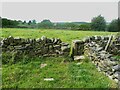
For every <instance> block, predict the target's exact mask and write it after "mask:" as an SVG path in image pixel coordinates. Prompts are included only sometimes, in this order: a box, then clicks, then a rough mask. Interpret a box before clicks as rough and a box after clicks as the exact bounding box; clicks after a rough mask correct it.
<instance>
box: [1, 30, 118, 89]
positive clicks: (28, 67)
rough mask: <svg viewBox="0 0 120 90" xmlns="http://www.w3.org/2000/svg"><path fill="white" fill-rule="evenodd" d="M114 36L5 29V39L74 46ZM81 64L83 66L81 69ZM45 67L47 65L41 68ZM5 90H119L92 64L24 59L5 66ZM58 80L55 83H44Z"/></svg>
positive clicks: (98, 33) (57, 58)
mask: <svg viewBox="0 0 120 90" xmlns="http://www.w3.org/2000/svg"><path fill="white" fill-rule="evenodd" d="M110 34H115V33H110V32H95V31H70V30H66V31H65V30H52V29H50V30H34V29H3V30H2V37H8V36H14V37H23V38H39V37H41V36H43V35H44V36H47V37H49V38H52V37H57V38H60V39H62V41H64V42H68V43H71V41H72V40H74V39H82V38H84V37H86V36H92V35H110ZM26 61H28V62H26ZM78 63H80V64H79V65H77V64H78ZM41 64H47V66H46V67H43V68H40V65H41ZM2 75H3V76H2V87H3V88H115V87H117V85H116V84H115V82H114V81H112V80H110V79H109V78H108V77H106V76H105V75H104V74H103V73H100V72H98V71H97V69H96V67H95V66H94V64H92V63H91V62H90V60H87V59H85V60H83V61H81V62H75V61H74V62H70V61H69V60H68V58H67V57H39V58H38V57H36V58H23V60H21V62H19V63H16V64H12V65H11V64H4V65H2ZM45 78H54V81H44V79H45Z"/></svg>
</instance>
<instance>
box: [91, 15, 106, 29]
mask: <svg viewBox="0 0 120 90" xmlns="http://www.w3.org/2000/svg"><path fill="white" fill-rule="evenodd" d="M91 29H93V30H96V31H105V30H106V21H105V19H104V17H102V16H101V15H99V16H97V17H94V18H93V19H92V21H91Z"/></svg>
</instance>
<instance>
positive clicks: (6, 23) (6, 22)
mask: <svg viewBox="0 0 120 90" xmlns="http://www.w3.org/2000/svg"><path fill="white" fill-rule="evenodd" d="M18 24H19V23H18V21H16V20H9V19H6V18H2V27H4V28H16V27H17V25H18Z"/></svg>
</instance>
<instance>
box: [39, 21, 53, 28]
mask: <svg viewBox="0 0 120 90" xmlns="http://www.w3.org/2000/svg"><path fill="white" fill-rule="evenodd" d="M38 27H39V28H45V29H50V28H53V23H52V22H51V21H50V20H46V19H45V20H43V21H42V22H41V23H39V24H38Z"/></svg>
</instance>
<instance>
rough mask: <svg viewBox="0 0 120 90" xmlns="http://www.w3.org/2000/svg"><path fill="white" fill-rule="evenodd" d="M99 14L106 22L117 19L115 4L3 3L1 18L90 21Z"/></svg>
mask: <svg viewBox="0 0 120 90" xmlns="http://www.w3.org/2000/svg"><path fill="white" fill-rule="evenodd" d="M99 14H101V15H102V16H104V17H105V19H106V21H111V20H112V19H116V18H117V17H118V3H117V2H3V3H2V17H7V18H9V19H16V20H27V21H28V20H33V19H35V20H37V21H38V22H40V21H41V20H43V19H50V20H51V21H52V22H58V21H66V22H67V21H91V19H92V18H93V17H94V16H98V15H99Z"/></svg>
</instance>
